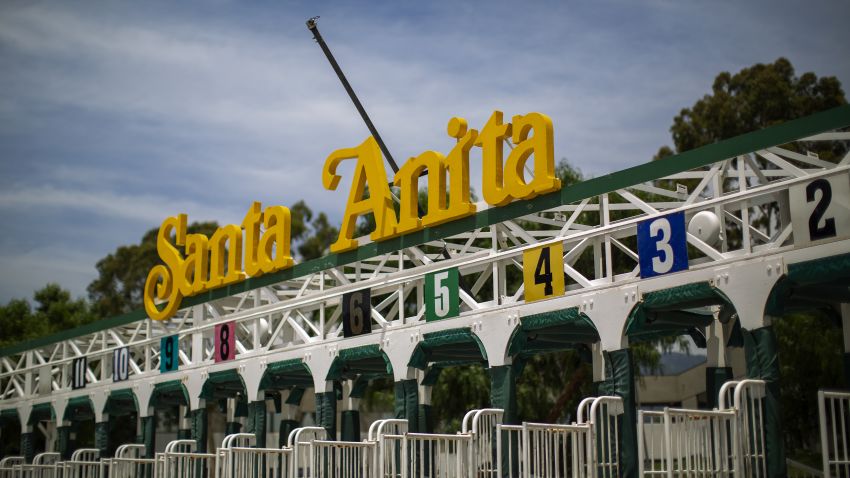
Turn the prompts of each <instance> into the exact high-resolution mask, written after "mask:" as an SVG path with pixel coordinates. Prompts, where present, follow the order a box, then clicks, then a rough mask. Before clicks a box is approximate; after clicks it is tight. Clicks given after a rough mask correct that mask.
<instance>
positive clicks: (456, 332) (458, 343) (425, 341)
mask: <svg viewBox="0 0 850 478" xmlns="http://www.w3.org/2000/svg"><path fill="white" fill-rule="evenodd" d="M434 362H437V363H440V362H452V363H485V365H486V362H487V352H486V351H485V350H484V345H482V344H481V342H480V341H479V340H478V337H476V336H475V334H473V333H472V331H471V330H469V329H467V328H464V329H450V330H441V331H439V332H431V333H429V334H425V335H424V336H423V338H422V341H421V342H419V344H417V346H416V349H415V350H414V351H413V355H412V356H411V358H410V362H409V363H408V365H409V366H411V367H416V368H418V369H422V370H424V369H425V368H426V367H427V366H428V364H429V363H434Z"/></svg>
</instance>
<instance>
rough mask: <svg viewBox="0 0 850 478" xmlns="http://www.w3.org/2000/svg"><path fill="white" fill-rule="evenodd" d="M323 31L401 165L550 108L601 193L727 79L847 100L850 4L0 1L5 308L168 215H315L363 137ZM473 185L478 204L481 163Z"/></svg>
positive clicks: (328, 206)
mask: <svg viewBox="0 0 850 478" xmlns="http://www.w3.org/2000/svg"><path fill="white" fill-rule="evenodd" d="M314 15H320V16H321V19H320V20H319V27H320V29H321V31H322V33H323V35H324V37H325V39H326V40H327V41H328V43H329V44H330V47H331V48H332V50H333V51H334V53H335V55H336V57H337V59H338V61H339V62H340V64H341V66H342V68H343V70H344V71H345V72H346V74H347V75H348V77H349V80H350V81H351V83H352V85H353V86H354V88H355V89H356V91H357V92H358V94H359V95H360V97H361V99H362V100H363V102H364V104H365V105H366V108H367V110H368V111H369V113H370V115H371V116H372V119H373V121H374V122H375V124H376V125H377V127H378V128H379V131H380V132H381V134H382V136H383V137H384V139H385V141H386V142H387V145H388V147H389V148H390V151H392V153H393V155H394V156H395V158H396V160H397V161H399V162H401V161H404V160H406V159H407V158H409V157H411V156H414V155H416V154H418V153H420V152H422V151H424V150H427V149H436V150H441V151H447V150H448V149H449V148H450V146H451V144H452V142H451V141H450V139H449V138H448V137H447V136H446V134H445V126H446V122H447V121H448V120H449V118H451V117H452V116H462V117H465V118H467V119H468V120H469V123H470V125H471V126H472V127H476V128H480V126H482V125H483V123H484V122H485V121H486V119H487V117H488V116H489V114H490V113H491V112H492V111H493V110H494V109H500V110H502V111H504V112H505V115H506V116H508V117H509V116H512V115H514V114H522V113H527V112H530V111H540V112H543V113H546V114H548V115H549V116H551V117H552V119H553V121H554V124H555V134H556V137H555V151H556V154H557V155H558V157H567V158H569V160H570V161H571V162H572V163H573V164H575V165H577V166H578V167H579V168H580V169H581V170H582V171H583V172H584V173H585V174H586V175H600V174H605V173H608V172H612V171H616V170H619V169H623V168H625V167H628V166H633V165H636V164H640V163H643V162H646V161H649V160H650V159H651V157H652V155H653V154H654V153H655V152H656V151H657V149H658V147H659V146H661V145H663V144H669V143H670V139H669V131H668V129H669V127H670V124H671V123H672V118H673V116H674V115H675V114H676V113H677V112H678V111H679V110H680V109H681V108H682V107H685V106H689V105H691V104H692V103H693V102H694V101H695V100H696V99H697V98H699V97H701V96H702V95H703V94H705V93H707V92H708V91H709V90H710V86H711V83H712V80H713V78H714V76H715V75H716V74H717V73H719V72H720V71H724V70H725V71H737V70H739V69H741V68H743V67H746V66H749V65H752V64H753V63H757V62H762V63H765V62H772V61H774V60H775V59H776V58H778V57H780V56H785V57H787V58H789V59H790V60H791V62H792V63H793V64H794V66H795V67H796V68H797V71H798V73H802V72H804V71H814V72H815V73H817V74H818V75H821V76H823V75H835V76H837V77H838V78H839V80H841V81H842V83H844V85H845V89H846V88H848V86H847V85H850V61H848V56H847V45H848V44H850V33H848V32H850V29H848V28H847V19H848V18H850V2H847V1H817V0H814V1H809V2H791V1H752V2H751V1H728V0H719V1H672V0H670V1H668V0H650V1H643V2H636V1H625V0H623V1H613V0H612V1H607V0H601V1H561V2H524V3H520V2H493V1H488V2H483V1H482V2H403V1H397V2H374V3H365V2H362V3H355V2H333V3H329V2H328V3H325V2H283V1H268V2H231V1H224V0H220V1H184V2H165V1H162V2H155V1H146V2H95V1H86V2H58V1H57V2H38V1H19V0H4V1H3V2H2V3H0V91H2V94H0V223H2V228H3V233H2V234H0V302H5V301H7V300H9V299H10V298H12V297H26V298H31V296H32V292H33V291H34V290H35V289H38V288H40V287H41V286H43V285H44V284H45V283H47V282H50V281H53V282H58V283H60V284H61V285H62V286H63V287H65V288H68V289H70V290H71V291H72V293H73V294H74V295H77V296H81V295H85V293H86V292H85V289H86V286H87V285H88V283H89V282H90V281H91V280H92V279H93V278H94V277H95V276H96V270H95V263H96V261H97V260H98V259H99V258H101V257H103V256H105V255H106V254H108V253H110V252H112V251H113V250H115V248H116V247H118V246H119V245H123V244H131V243H136V242H138V241H139V239H140V238H141V236H142V234H144V232H145V231H147V230H149V229H151V228H155V227H158V226H159V224H160V222H161V221H162V219H164V218H165V217H166V216H170V215H173V214H176V213H180V212H185V213H187V214H188V215H189V219H190V221H195V220H216V221H219V222H220V223H238V222H239V221H240V220H241V217H242V216H243V215H244V213H245V211H246V210H247V208H248V206H249V205H250V203H251V202H252V201H254V200H259V201H262V202H263V203H264V204H282V205H291V204H293V203H295V202H296V201H298V200H300V199H304V200H306V201H307V202H308V204H309V205H310V206H311V207H313V209H314V210H321V211H325V212H327V213H328V214H329V215H330V216H331V217H332V219H333V222H335V223H338V221H339V219H340V217H341V215H342V205H343V204H344V195H345V194H346V192H347V181H348V179H347V178H346V179H345V180H344V181H343V187H341V188H340V189H341V191H339V192H329V191H325V190H323V188H322V185H321V166H322V163H323V162H324V159H325V158H326V157H327V155H328V154H329V153H330V152H331V151H333V150H335V149H338V148H343V147H350V146H355V145H357V144H359V143H360V142H361V141H362V140H363V139H364V138H365V137H366V136H367V135H368V132H367V131H366V128H365V126H364V125H363V124H362V122H361V120H360V118H359V116H358V115H357V112H356V111H355V110H354V107H353V106H352V105H351V103H350V101H349V99H348V97H347V96H346V94H345V92H344V90H343V89H342V87H341V86H340V85H339V83H338V80H337V78H336V76H335V75H334V74H333V72H332V70H331V69H330V67H329V65H328V64H327V62H326V60H325V58H324V56H323V55H322V53H321V51H320V50H319V47H318V46H317V45H316V44H315V43H314V42H313V40H312V39H311V35H310V34H309V32H308V31H307V29H306V27H305V25H304V22H305V20H306V19H307V18H309V17H311V16H314ZM472 163H473V186H474V187H476V189H478V190H480V179H478V178H479V177H480V176H479V171H480V168H477V166H478V165H477V161H476V157H475V156H473V158H472Z"/></svg>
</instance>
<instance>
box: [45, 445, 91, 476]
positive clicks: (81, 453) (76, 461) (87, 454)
mask: <svg viewBox="0 0 850 478" xmlns="http://www.w3.org/2000/svg"><path fill="white" fill-rule="evenodd" d="M56 467H57V468H59V469H61V470H62V478H98V477H99V476H100V450H98V449H97V448H80V449H79V450H76V451H74V453H73V454H72V455H71V459H70V460H69V461H60V462H58V463H57V464H56Z"/></svg>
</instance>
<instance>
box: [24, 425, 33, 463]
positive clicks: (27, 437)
mask: <svg viewBox="0 0 850 478" xmlns="http://www.w3.org/2000/svg"><path fill="white" fill-rule="evenodd" d="M21 456H23V457H24V461H25V462H27V463H32V459H33V458H35V437H34V436H33V433H32V432H28V433H25V432H23V430H22V431H21Z"/></svg>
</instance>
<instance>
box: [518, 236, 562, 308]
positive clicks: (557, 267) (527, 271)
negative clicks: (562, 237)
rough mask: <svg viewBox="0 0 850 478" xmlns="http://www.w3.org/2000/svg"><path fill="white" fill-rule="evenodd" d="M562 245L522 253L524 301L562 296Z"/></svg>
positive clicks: (557, 244)
mask: <svg viewBox="0 0 850 478" xmlns="http://www.w3.org/2000/svg"><path fill="white" fill-rule="evenodd" d="M563 257H564V245H563V244H561V243H560V242H559V243H556V244H552V245H549V246H543V247H538V248H535V249H529V250H527V251H525V252H523V253H522V277H523V284H524V287H525V301H526V302H532V301H535V300H541V299H548V298H549V297H555V296H559V295H564V259H563Z"/></svg>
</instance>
